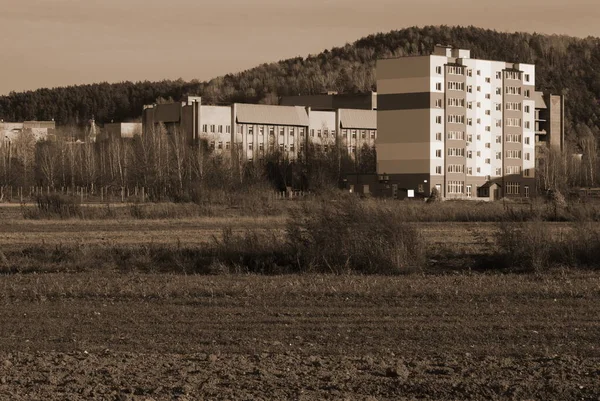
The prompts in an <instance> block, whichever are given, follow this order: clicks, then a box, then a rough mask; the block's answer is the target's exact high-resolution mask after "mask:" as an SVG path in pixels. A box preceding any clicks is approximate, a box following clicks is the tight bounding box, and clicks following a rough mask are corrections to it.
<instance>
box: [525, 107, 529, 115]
mask: <svg viewBox="0 0 600 401" xmlns="http://www.w3.org/2000/svg"><path fill="white" fill-rule="evenodd" d="M529 110H530V107H529V105H527V106H525V113H529Z"/></svg>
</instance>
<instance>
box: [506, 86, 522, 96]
mask: <svg viewBox="0 0 600 401" xmlns="http://www.w3.org/2000/svg"><path fill="white" fill-rule="evenodd" d="M506 94H507V95H520V94H521V88H520V87H517V86H507V87H506Z"/></svg>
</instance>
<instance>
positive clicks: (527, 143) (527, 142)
mask: <svg viewBox="0 0 600 401" xmlns="http://www.w3.org/2000/svg"><path fill="white" fill-rule="evenodd" d="M525 145H529V137H528V136H526V137H525Z"/></svg>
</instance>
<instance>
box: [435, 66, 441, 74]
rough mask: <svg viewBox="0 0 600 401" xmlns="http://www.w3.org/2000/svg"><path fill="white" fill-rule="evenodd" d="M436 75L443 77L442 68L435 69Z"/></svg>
mask: <svg viewBox="0 0 600 401" xmlns="http://www.w3.org/2000/svg"><path fill="white" fill-rule="evenodd" d="M435 73H436V74H439V75H441V74H442V67H441V66H437V67H435Z"/></svg>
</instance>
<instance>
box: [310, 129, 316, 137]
mask: <svg viewBox="0 0 600 401" xmlns="http://www.w3.org/2000/svg"><path fill="white" fill-rule="evenodd" d="M310 136H311V137H314V136H315V129H314V128H312V129H311V130H310Z"/></svg>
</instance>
